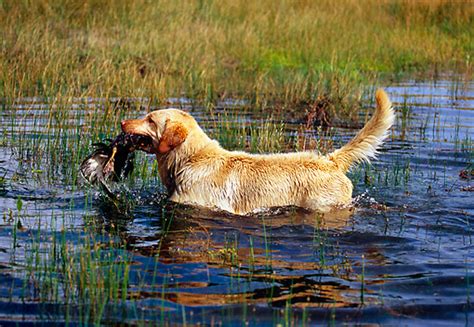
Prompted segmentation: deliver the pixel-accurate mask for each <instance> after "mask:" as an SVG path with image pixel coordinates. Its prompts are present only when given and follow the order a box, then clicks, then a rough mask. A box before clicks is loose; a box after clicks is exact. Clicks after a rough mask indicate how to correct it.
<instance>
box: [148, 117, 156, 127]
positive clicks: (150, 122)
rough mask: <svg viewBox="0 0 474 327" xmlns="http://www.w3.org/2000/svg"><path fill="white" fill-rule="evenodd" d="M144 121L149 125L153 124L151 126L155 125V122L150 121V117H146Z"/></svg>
mask: <svg viewBox="0 0 474 327" xmlns="http://www.w3.org/2000/svg"><path fill="white" fill-rule="evenodd" d="M146 120H147V122H148V123H149V124H153V125H154V124H155V122H154V121H153V119H151V117H147V119H146Z"/></svg>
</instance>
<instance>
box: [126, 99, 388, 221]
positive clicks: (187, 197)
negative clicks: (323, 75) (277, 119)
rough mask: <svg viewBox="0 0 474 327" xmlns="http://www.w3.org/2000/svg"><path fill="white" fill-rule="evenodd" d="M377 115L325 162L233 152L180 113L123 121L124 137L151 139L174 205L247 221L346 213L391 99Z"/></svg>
mask: <svg viewBox="0 0 474 327" xmlns="http://www.w3.org/2000/svg"><path fill="white" fill-rule="evenodd" d="M376 102H377V108H376V111H375V114H374V116H373V117H372V118H371V119H370V121H369V122H368V123H367V124H366V125H365V126H364V128H363V129H362V130H361V131H359V133H358V134H357V135H356V136H355V137H354V138H353V139H352V140H351V141H350V142H349V143H347V144H346V145H345V146H343V147H342V148H340V149H338V150H336V151H334V152H333V153H331V154H328V155H326V156H322V155H319V154H317V153H314V152H296V153H284V154H266V155H257V154H249V153H245V152H237V151H228V150H225V149H223V148H222V147H221V146H220V145H219V143H218V142H217V141H215V140H212V139H210V138H209V137H208V136H207V135H206V134H205V133H204V131H203V130H202V129H201V128H200V127H199V125H198V124H197V122H196V121H195V120H194V118H193V117H192V116H191V115H189V114H188V113H185V112H183V111H181V110H178V109H164V110H157V111H154V112H151V113H149V114H148V115H146V116H145V117H144V118H143V119H133V120H125V121H123V122H122V130H123V131H124V132H126V133H132V134H140V135H147V136H149V137H151V138H152V140H153V142H152V145H151V146H149V147H148V148H146V149H143V150H145V151H147V152H149V153H154V154H155V155H156V159H157V161H158V169H159V172H160V177H161V180H162V182H163V183H164V185H165V186H166V188H167V190H168V192H169V194H170V199H171V200H172V201H175V202H179V203H187V204H193V205H200V206H204V207H209V208H218V209H223V210H226V211H229V212H232V213H235V214H247V213H250V212H252V211H255V210H257V209H261V208H268V207H274V206H288V205H294V206H300V207H305V208H310V209H316V210H320V211H329V210H331V209H332V208H334V207H342V206H347V205H349V204H350V203H351V199H352V183H351V181H350V180H349V178H347V176H346V172H347V171H348V169H349V168H350V167H351V166H352V165H353V164H355V163H358V162H361V161H369V159H370V158H373V157H375V155H376V152H377V148H378V147H379V146H380V145H381V144H382V142H383V140H384V138H385V137H386V136H387V132H388V130H389V128H390V127H391V125H392V124H393V121H394V117H395V116H394V113H393V110H392V108H391V103H390V100H389V98H388V96H387V94H386V93H385V92H384V91H383V90H378V91H377V93H376Z"/></svg>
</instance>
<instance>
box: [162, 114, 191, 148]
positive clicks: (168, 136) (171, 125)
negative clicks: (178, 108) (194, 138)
mask: <svg viewBox="0 0 474 327" xmlns="http://www.w3.org/2000/svg"><path fill="white" fill-rule="evenodd" d="M187 136H188V130H187V129H186V128H185V127H184V126H183V124H181V123H175V122H170V121H168V122H167V123H166V127H165V131H164V132H163V134H162V135H161V139H160V143H159V145H158V151H159V152H160V153H166V152H168V151H171V150H173V149H174V148H175V147H177V146H178V145H180V144H181V143H183V142H184V140H186V137H187Z"/></svg>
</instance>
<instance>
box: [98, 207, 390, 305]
mask: <svg viewBox="0 0 474 327" xmlns="http://www.w3.org/2000/svg"><path fill="white" fill-rule="evenodd" d="M157 206H158V205H154V206H151V208H149V210H148V211H143V209H142V208H139V209H138V212H137V210H135V212H134V217H130V216H129V217H128V218H127V217H122V218H117V215H116V213H115V214H114V213H113V210H110V208H108V209H107V210H105V208H103V209H104V210H102V213H103V215H102V218H103V223H104V226H106V228H112V227H113V229H114V230H116V231H117V232H118V235H120V237H121V238H122V240H123V241H124V243H125V244H126V245H127V247H128V249H129V250H130V251H133V252H134V253H135V254H136V255H138V256H143V258H144V260H148V259H145V258H150V259H152V260H157V261H158V262H159V263H160V265H164V267H174V266H176V265H178V266H179V267H187V266H186V264H187V263H190V264H191V265H189V272H186V273H185V274H184V275H183V270H182V269H183V268H180V269H181V270H180V273H179V275H180V278H182V281H181V282H180V283H179V287H177V285H170V287H171V288H172V290H170V291H167V292H165V294H164V295H163V296H164V298H166V299H167V300H169V301H172V302H175V303H179V304H183V305H196V306H197V305H221V304H232V303H242V302H243V301H244V302H246V303H271V304H272V305H274V306H279V305H285V303H288V301H289V302H290V303H292V305H296V306H318V307H324V306H330V307H352V306H354V299H357V301H358V294H359V292H360V285H359V286H354V287H351V286H348V284H349V285H350V282H351V281H357V280H358V275H356V274H355V273H354V272H353V266H354V264H355V265H358V263H354V262H351V260H350V259H348V258H345V259H341V258H344V254H340V253H339V254H337V255H335V253H336V252H338V251H339V250H335V243H337V239H338V235H339V234H340V233H343V232H344V231H345V230H346V229H347V228H349V229H350V225H351V219H350V218H351V215H352V213H353V211H354V209H353V208H345V209H340V210H334V211H332V212H329V213H324V214H323V213H317V212H314V211H307V210H304V209H301V208H295V207H291V208H273V209H271V210H268V211H265V212H261V213H259V214H254V215H251V216H244V217H242V216H235V215H231V214H229V213H225V212H216V211H212V210H209V209H203V208H196V207H188V206H183V205H177V204H171V203H168V204H166V205H164V206H161V205H159V206H158V208H157ZM157 209H158V210H157ZM157 212H158V213H159V214H156V213H157ZM145 225H146V226H145ZM144 230H147V232H144ZM366 251H367V255H368V256H369V255H370V256H372V257H373V254H374V253H376V256H375V257H380V256H381V254H380V253H379V252H380V251H378V250H377V249H375V252H374V249H373V248H372V249H366ZM362 254H363V253H361V255H362ZM335 256H338V258H336V259H334V258H335ZM381 257H382V258H383V255H382V256H381ZM196 263H202V264H204V265H205V266H204V267H207V268H204V269H221V273H219V274H220V276H221V277H222V275H226V276H228V278H229V280H230V279H234V278H237V279H238V280H240V281H242V280H245V281H246V282H248V283H256V284H259V285H262V283H264V284H265V285H266V286H265V287H261V286H259V288H258V289H256V288H253V287H250V288H249V289H246V290H245V291H242V290H240V291H237V292H235V291H236V290H232V291H231V292H221V291H211V290H210V289H208V287H209V285H210V284H209V281H208V280H205V281H204V280H203V281H200V282H198V281H196V280H194V279H193V280H192V281H191V279H190V280H189V281H188V280H186V275H187V274H189V276H193V275H194V274H195V273H196V271H194V269H197V268H196V265H195V264H196ZM182 265H184V266H182ZM198 266H199V267H200V268H199V269H201V270H202V269H203V268H202V267H203V266H202V265H198ZM137 268H138V267H137ZM184 269H185V270H186V268H184ZM315 276H319V277H317V278H316V277H315ZM341 278H342V279H343V280H344V283H340V282H337V280H338V279H341ZM226 287H227V286H226ZM190 289H192V290H193V291H191V292H190ZM145 293H146V294H148V295H146V294H145V295H143V296H145V297H146V296H150V294H149V292H145ZM160 296H162V295H160ZM269 297H271V300H270V299H269ZM357 301H356V302H357Z"/></svg>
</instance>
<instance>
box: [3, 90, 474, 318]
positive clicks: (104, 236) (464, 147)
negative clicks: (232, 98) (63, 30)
mask: <svg viewBox="0 0 474 327" xmlns="http://www.w3.org/2000/svg"><path fill="white" fill-rule="evenodd" d="M386 90H387V92H388V93H389V95H390V96H391V98H392V100H393V102H394V103H395V104H396V108H397V116H398V119H397V124H396V126H395V129H394V133H393V135H392V137H391V139H390V140H389V141H388V142H387V143H386V145H385V146H384V149H383V151H382V153H381V155H380V157H379V160H378V161H376V162H374V164H373V165H372V166H361V167H358V168H356V169H354V170H353V171H352V172H351V174H350V176H351V179H352V180H353V182H354V184H355V190H354V195H355V196H357V197H356V198H357V200H356V205H355V206H356V210H355V212H354V213H352V214H351V213H350V212H339V213H337V214H334V215H331V216H327V217H324V219H322V218H321V217H320V216H319V215H318V214H315V213H311V212H307V211H305V210H302V209H297V208H280V209H278V210H274V211H273V212H264V213H262V214H259V215H255V216H252V217H234V216H231V215H228V214H225V213H216V212H211V211H207V210H204V209H197V208H191V207H183V206H173V205H169V204H166V201H165V200H164V196H163V188H162V187H161V186H160V184H159V182H158V181H157V180H156V179H151V180H150V181H148V182H147V183H145V185H143V184H140V183H136V184H134V185H132V186H128V188H126V187H122V194H123V196H128V197H129V198H130V200H129V202H131V203H132V205H131V206H130V207H129V208H123V207H120V208H117V207H116V206H115V205H114V204H113V203H111V202H110V201H109V200H107V199H105V198H104V197H102V196H100V195H98V193H97V192H96V191H94V190H91V189H90V188H89V187H88V186H86V185H83V184H82V183H79V184H77V185H76V184H73V183H71V182H69V179H68V178H67V176H63V175H61V171H58V172H55V173H51V172H50V171H48V169H47V167H45V166H44V165H45V164H44V163H45V162H48V158H42V160H39V158H38V159H37V161H38V162H39V164H37V165H35V164H31V162H32V161H33V162H34V160H35V158H28V157H25V156H21V160H19V158H20V156H19V155H18V153H19V150H18V149H12V148H11V147H10V146H8V145H9V144H11V143H10V139H15V138H20V139H21V137H22V138H25V139H30V140H31V139H33V140H34V139H36V138H41V137H48V135H50V133H51V131H52V130H55V128H54V126H53V128H52V129H50V130H48V132H46V129H45V127H44V124H45V122H47V121H48V119H47V117H48V106H46V105H43V104H42V103H41V99H35V98H33V99H22V100H21V101H18V103H17V104H16V105H15V110H12V108H6V109H4V110H3V111H2V112H1V120H0V124H1V125H0V126H2V130H3V135H4V140H6V141H3V142H0V145H1V147H0V177H1V180H0V182H1V183H0V208H1V211H2V214H3V220H2V221H1V225H0V324H8V323H12V324H16V323H19V324H21V323H25V322H28V321H30V322H31V321H36V322H59V323H62V322H71V323H79V324H81V323H84V322H87V321H92V322H94V321H95V322H98V321H101V322H103V323H117V322H125V323H140V322H143V321H146V322H155V323H168V324H172V323H177V322H179V323H182V324H186V323H187V324H198V323H201V324H210V325H212V324H217V325H219V324H225V325H242V324H243V323H249V324H262V325H274V324H276V323H280V324H302V323H303V324H304V323H307V324H315V323H316V324H326V323H328V322H329V323H330V322H332V321H334V322H336V323H340V322H350V323H384V324H418V325H426V324H434V325H453V324H458V325H471V324H473V321H474V308H473V305H472V304H471V302H472V300H471V298H472V294H473V293H474V288H473V286H472V285H473V284H474V253H473V252H474V244H473V224H474V196H473V195H474V193H473V192H472V186H473V183H474V180H473V179H463V178H461V177H460V176H459V174H460V172H461V171H462V170H465V169H467V168H468V166H469V164H470V163H472V158H473V147H472V144H473V143H472V140H473V136H474V133H473V130H474V83H472V82H470V83H460V84H459V83H453V82H451V81H438V82H436V83H434V82H417V81H407V82H403V83H399V84H395V85H390V86H388V87H387V88H386ZM74 101H76V102H77V103H76V104H75V105H73V106H71V117H72V118H71V120H70V122H71V124H70V125H68V126H61V127H58V126H56V129H57V130H59V131H61V130H69V129H71V130H74V129H75V128H76V127H75V126H74V124H76V125H77V124H81V121H80V119H79V121H78V119H75V117H76V115H77V117H79V116H80V115H79V114H78V113H81V112H82V111H83V110H88V108H94V107H97V106H101V105H102V104H101V99H87V101H84V99H75V100H74ZM135 101H141V100H140V99H135ZM144 101H145V100H144ZM84 102H85V103H86V105H84ZM145 102H146V101H145ZM174 102H176V103H183V102H182V101H180V99H175V100H174ZM184 105H185V106H186V105H189V103H185V104H184ZM225 105H226V106H227V107H234V108H233V110H238V104H237V106H235V104H232V103H227V104H225ZM76 111H77V113H76V114H75V113H74V112H76ZM193 114H194V115H195V116H196V117H197V118H198V119H199V120H200V121H201V122H202V123H203V124H205V123H206V121H208V120H210V118H209V117H207V116H206V115H204V114H202V113H200V112H199V111H195V112H193ZM12 115H16V118H17V119H18V117H21V121H22V122H23V124H24V127H22V128H21V133H22V135H21V137H20V129H15V128H12V127H11V124H10V122H11V121H12ZM131 115H137V113H132V114H131ZM234 118H235V119H236V120H238V121H239V122H247V121H249V120H251V119H253V118H254V117H252V116H251V115H250V116H249V115H246V116H236V117H234ZM210 125H212V124H210ZM287 127H288V132H289V133H291V132H292V131H294V128H295V126H294V124H291V123H288V124H287ZM333 133H334V134H336V135H337V137H336V142H345V141H347V140H348V139H349V138H350V137H351V136H352V135H354V133H355V131H354V130H353V129H352V130H349V129H342V128H341V129H337V130H335V131H334V132H333ZM64 151H65V153H67V149H66V150H64ZM147 160H148V159H147ZM148 162H150V163H151V162H152V159H151V158H150V159H149V160H148ZM32 167H33V168H32ZM18 199H21V200H18ZM125 202H126V201H125ZM19 209H21V210H19ZM18 222H20V224H19V223H18ZM88 254H90V256H92V257H93V259H92V262H98V263H100V265H99V266H100V267H99V268H97V267H95V266H90V262H89V261H87V255H88ZM65 258H67V260H69V261H67V260H66V259H65ZM81 260H82V261H81ZM94 260H95V261H94ZM45 262H46V263H48V264H45ZM88 262H89V266H88ZM123 262H128V264H127V267H128V268H127V269H129V273H128V274H124V273H123V271H121V270H120V269H122V268H123V267H124V266H123ZM54 267H65V269H60V268H54ZM94 269H95V270H94ZM104 270H105V271H108V273H105V272H103V271H104ZM80 271H82V275H81V273H79V272H80ZM91 271H92V272H94V273H92V274H91V273H90V272H91ZM87 272H89V274H88V273H87ZM95 272H101V273H103V276H108V277H107V278H108V279H107V278H104V280H105V281H107V280H111V279H113V278H115V279H114V280H115V281H116V282H115V284H117V285H119V286H116V287H115V288H117V290H116V289H115V288H114V286H113V285H115V284H114V283H111V284H110V285H112V286H110V285H109V286H107V285H105V286H104V285H102V287H105V289H107V290H110V293H113V292H116V298H118V299H123V300H124V301H117V302H118V304H117V302H116V303H112V302H111V303H109V304H107V301H105V300H104V299H105V298H106V295H104V294H99V295H97V294H94V293H93V288H91V289H88V288H87V284H89V285H99V286H100V285H101V284H100V283H99V282H97V280H100V278H99V277H97V278H96V279H94V274H95ZM69 275H72V276H73V277H70V276H69ZM99 275H100V274H99ZM99 275H97V276H99ZM124 275H126V276H128V278H127V279H124V277H123V276H124ZM80 276H88V277H87V278H88V279H86V280H84V281H81V279H80ZM101 276H102V275H101ZM111 276H112V277H111ZM113 276H115V277H113ZM67 281H69V282H67ZM70 281H74V283H71V282H70ZM81 283H82V284H81ZM94 283H96V284H94ZM81 285H82V286H81ZM99 286H97V287H99ZM107 287H108V288H107ZM81 290H82V292H85V293H84V294H83V295H82V297H81V296H80V295H77V294H79V293H81ZM84 290H86V291H87V292H89V293H87V292H86V291H84ZM68 294H76V295H75V296H71V295H68ZM114 294H115V293H114ZM107 296H109V295H107ZM95 299H102V301H103V302H104V305H102V306H100V305H97V303H95V304H94V303H93V302H94V300H95ZM94 306H95V307H100V308H101V310H100V311H99V312H98V311H97V310H96V309H94ZM97 317H98V318H97Z"/></svg>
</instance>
